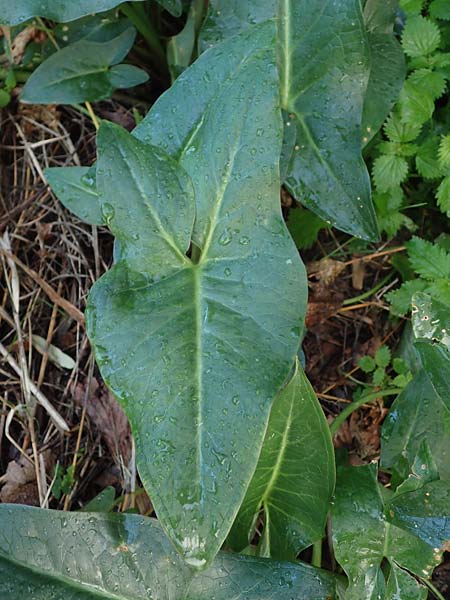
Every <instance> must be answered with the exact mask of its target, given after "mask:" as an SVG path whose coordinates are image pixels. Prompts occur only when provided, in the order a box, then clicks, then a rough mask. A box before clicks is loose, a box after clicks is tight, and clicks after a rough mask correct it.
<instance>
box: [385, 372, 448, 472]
mask: <svg viewBox="0 0 450 600" xmlns="http://www.w3.org/2000/svg"><path fill="white" fill-rule="evenodd" d="M423 440H426V441H427V443H428V445H429V448H430V451H431V454H432V455H433V458H434V460H435V461H436V464H437V468H438V470H439V473H440V475H441V477H443V478H446V479H449V478H450V461H449V448H450V411H449V410H448V409H447V408H446V407H445V405H444V403H443V401H442V398H440V396H439V395H438V394H437V392H436V390H435V389H434V388H433V386H432V385H431V382H430V380H429V378H428V376H427V374H426V373H425V371H423V370H422V371H420V372H419V373H418V374H417V375H416V376H415V377H414V379H413V380H412V381H411V383H409V384H408V385H407V387H406V388H405V389H404V390H403V392H402V393H401V394H400V395H399V396H398V397H397V398H396V400H395V401H394V403H393V405H392V407H391V409H390V411H389V414H388V415H387V417H386V419H385V421H384V423H383V426H382V429H381V465H382V467H383V468H384V469H387V470H395V471H397V472H398V473H399V474H400V476H401V478H402V479H405V478H406V477H407V476H408V472H409V469H410V466H411V465H413V463H414V460H415V457H416V455H417V454H418V453H419V450H420V445H421V443H422V442H423Z"/></svg>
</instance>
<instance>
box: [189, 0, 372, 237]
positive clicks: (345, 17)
mask: <svg viewBox="0 0 450 600" xmlns="http://www.w3.org/2000/svg"><path fill="white" fill-rule="evenodd" d="M209 6H210V8H209V13H208V17H207V19H206V21H205V24H204V27H203V31H202V34H201V40H200V42H201V47H202V48H203V49H204V48H207V47H210V46H211V45H214V44H215V43H217V42H218V41H219V40H221V39H224V38H226V37H228V36H230V35H233V34H234V33H236V31H239V30H243V29H247V28H248V27H249V26H250V24H251V23H259V22H261V21H265V20H268V19H273V18H276V20H277V23H278V39H277V51H278V64H279V69H280V95H281V103H282V108H283V109H284V110H285V111H286V113H287V115H288V118H287V119H286V121H285V125H286V128H288V127H289V128H291V129H293V130H294V131H295V136H294V140H293V146H292V152H291V153H287V152H286V153H285V154H286V156H288V165H287V166H286V165H283V171H284V170H286V177H285V180H284V183H285V185H286V187H287V188H288V190H289V191H290V192H291V193H292V194H293V196H294V197H295V198H296V199H297V200H299V201H300V202H302V204H304V205H305V206H307V207H308V208H310V209H311V210H313V211H314V212H315V213H316V214H318V215H319V216H320V217H321V218H322V219H324V220H327V221H331V223H332V224H333V225H335V226H336V227H338V228H340V229H342V230H343V231H346V232H348V233H351V234H353V235H357V236H360V237H363V238H365V239H372V240H374V239H377V238H378V231H377V225H376V219H375V215H374V210H373V207H372V204H371V201H370V183H369V177H368V174H367V171H366V168H365V165H364V162H363V160H362V157H361V114H362V107H363V98H364V94H365V91H366V87H367V81H368V76H369V55H368V46H367V40H366V37H365V32H364V26H363V21H362V14H361V8H360V4H359V2H354V1H353V0H352V1H350V2H349V1H348V0H338V1H336V2H325V3H322V4H321V7H320V10H319V12H318V7H317V4H316V3H314V2H308V1H307V0H300V1H298V0H277V2H273V0H264V1H263V2H250V3H248V2H244V3H243V2H240V1H238V0H234V1H230V0H211V1H210V3H209ZM289 136H291V132H289Z"/></svg>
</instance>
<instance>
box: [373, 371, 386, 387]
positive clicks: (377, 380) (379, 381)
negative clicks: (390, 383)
mask: <svg viewBox="0 0 450 600" xmlns="http://www.w3.org/2000/svg"><path fill="white" fill-rule="evenodd" d="M385 379H386V371H385V370H384V368H383V367H377V368H376V369H375V371H374V373H373V376H372V381H373V384H374V385H376V386H381V385H383V382H384V380H385Z"/></svg>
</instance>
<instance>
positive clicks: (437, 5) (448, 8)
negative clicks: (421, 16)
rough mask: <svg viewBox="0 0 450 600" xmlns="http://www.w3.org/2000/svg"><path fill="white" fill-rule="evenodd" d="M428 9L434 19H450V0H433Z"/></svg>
mask: <svg viewBox="0 0 450 600" xmlns="http://www.w3.org/2000/svg"><path fill="white" fill-rule="evenodd" d="M428 10H429V12H430V15H431V16H432V17H433V19H443V20H445V21H448V20H450V4H449V3H448V0H432V2H431V3H430V6H429V7H428Z"/></svg>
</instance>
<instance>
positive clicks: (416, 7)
mask: <svg viewBox="0 0 450 600" xmlns="http://www.w3.org/2000/svg"><path fill="white" fill-rule="evenodd" d="M424 4H425V0H400V8H401V9H402V10H404V11H405V13H406V14H407V15H419V14H420V13H421V12H422V10H423V7H424Z"/></svg>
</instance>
